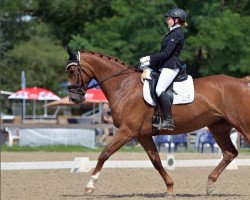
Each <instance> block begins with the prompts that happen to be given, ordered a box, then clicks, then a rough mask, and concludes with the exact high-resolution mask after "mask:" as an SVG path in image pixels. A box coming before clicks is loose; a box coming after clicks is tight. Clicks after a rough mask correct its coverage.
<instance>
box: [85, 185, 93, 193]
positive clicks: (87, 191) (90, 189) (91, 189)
mask: <svg viewBox="0 0 250 200" xmlns="http://www.w3.org/2000/svg"><path fill="white" fill-rule="evenodd" d="M94 191H95V187H91V188H90V187H86V188H85V193H87V194H90V193H93V192H94Z"/></svg>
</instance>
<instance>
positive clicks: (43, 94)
mask: <svg viewBox="0 0 250 200" xmlns="http://www.w3.org/2000/svg"><path fill="white" fill-rule="evenodd" d="M8 99H24V100H33V102H34V103H33V119H35V115H36V100H44V101H47V100H60V99H61V98H60V97H59V96H57V95H55V94H54V93H53V92H51V91H50V90H47V89H45V88H37V87H33V88H24V89H22V90H19V91H17V92H15V93H13V94H11V95H10V96H9V97H8ZM23 112H24V111H23ZM44 116H47V108H45V109H44Z"/></svg>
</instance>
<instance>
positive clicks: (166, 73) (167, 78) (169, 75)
mask: <svg viewBox="0 0 250 200" xmlns="http://www.w3.org/2000/svg"><path fill="white" fill-rule="evenodd" d="M179 71H180V69H179V68H176V69H169V68H163V69H162V70H161V74H160V77H159V80H158V83H157V86H156V89H155V91H156V94H157V96H158V97H159V96H160V95H161V93H162V92H163V91H165V90H166V89H167V88H168V87H169V85H170V84H171V83H172V82H173V80H174V78H175V77H176V75H177V74H178V72H179Z"/></svg>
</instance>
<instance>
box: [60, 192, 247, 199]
mask: <svg viewBox="0 0 250 200" xmlns="http://www.w3.org/2000/svg"><path fill="white" fill-rule="evenodd" d="M61 196H62V197H65V198H70V197H71V198H72V199H74V198H79V197H82V198H84V199H86V200H88V199H89V200H90V199H102V198H105V199H124V198H125V199H130V198H136V197H138V198H145V199H159V198H166V196H165V194H164V193H154V194H148V193H134V194H115V195H94V194H83V195H73V194H68V195H61ZM242 196H244V195H239V194H214V195H211V196H206V195H205V194H175V195H174V196H173V197H170V199H171V198H174V199H178V198H180V199H185V198H192V199H200V198H201V197H207V198H209V197H211V199H213V197H216V198H223V199H224V198H225V197H235V199H240V197H242Z"/></svg>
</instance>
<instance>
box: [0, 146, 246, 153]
mask: <svg viewBox="0 0 250 200" xmlns="http://www.w3.org/2000/svg"><path fill="white" fill-rule="evenodd" d="M0 149H1V152H38V151H40V152H101V151H102V150H103V149H104V147H97V148H95V149H91V148H88V147H84V146H76V145H68V146H65V145H53V146H38V147H30V146H19V145H13V146H12V147H9V146H7V145H1V148H0ZM119 152H144V149H143V148H142V147H141V146H138V147H137V146H124V147H122V148H121V149H120V150H119ZM178 152H179V151H178ZM182 152H185V153H194V152H195V151H194V150H188V151H182ZM239 152H240V153H246V154H250V148H241V149H240V150H239Z"/></svg>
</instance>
